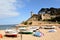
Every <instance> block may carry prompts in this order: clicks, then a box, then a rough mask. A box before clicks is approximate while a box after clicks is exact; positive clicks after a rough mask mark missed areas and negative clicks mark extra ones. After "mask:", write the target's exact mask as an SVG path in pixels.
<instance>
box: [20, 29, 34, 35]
mask: <svg viewBox="0 0 60 40" xmlns="http://www.w3.org/2000/svg"><path fill="white" fill-rule="evenodd" d="M21 33H22V34H32V33H33V31H32V30H25V31H22V32H21Z"/></svg>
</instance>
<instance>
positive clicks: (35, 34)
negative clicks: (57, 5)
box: [33, 31, 44, 37]
mask: <svg viewBox="0 0 60 40" xmlns="http://www.w3.org/2000/svg"><path fill="white" fill-rule="evenodd" d="M33 35H34V36H36V37H41V36H43V35H44V34H43V33H42V32H38V31H37V32H35V33H34V34H33Z"/></svg>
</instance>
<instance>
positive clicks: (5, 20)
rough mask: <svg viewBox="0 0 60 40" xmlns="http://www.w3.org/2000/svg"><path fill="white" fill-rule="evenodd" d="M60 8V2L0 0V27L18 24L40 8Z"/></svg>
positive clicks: (48, 0) (52, 0)
mask: <svg viewBox="0 0 60 40" xmlns="http://www.w3.org/2000/svg"><path fill="white" fill-rule="evenodd" d="M50 7H55V8H60V0H0V25H8V24H19V23H21V22H22V21H25V20H27V19H28V18H29V17H30V16H31V13H30V12H31V11H32V12H33V13H35V14H37V13H38V11H39V10H40V9H41V8H50Z"/></svg>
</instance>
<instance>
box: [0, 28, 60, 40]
mask: <svg viewBox="0 0 60 40" xmlns="http://www.w3.org/2000/svg"><path fill="white" fill-rule="evenodd" d="M39 30H40V31H41V32H42V33H44V36H42V37H35V36H33V35H32V34H23V35H22V37H23V38H22V40H60V29H59V28H56V30H57V31H56V32H48V29H39ZM0 34H2V35H3V38H0V40H21V34H18V35H17V37H14V38H13V37H5V36H4V34H5V32H4V30H0Z"/></svg>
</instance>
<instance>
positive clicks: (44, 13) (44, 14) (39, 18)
mask: <svg viewBox="0 0 60 40" xmlns="http://www.w3.org/2000/svg"><path fill="white" fill-rule="evenodd" d="M59 10H60V9H59V8H42V9H41V10H39V12H38V14H35V13H33V12H31V17H30V18H29V19H28V20H26V21H25V24H27V25H38V24H41V23H42V24H43V23H47V24H48V23H49V22H47V21H48V20H49V21H51V19H52V21H54V20H55V21H56V19H55V18H56V17H57V16H58V15H59V14H60V12H59ZM59 16H60V15H59ZM44 20H47V21H46V22H45V21H44Z"/></svg>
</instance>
